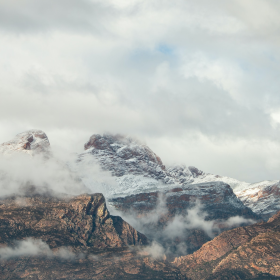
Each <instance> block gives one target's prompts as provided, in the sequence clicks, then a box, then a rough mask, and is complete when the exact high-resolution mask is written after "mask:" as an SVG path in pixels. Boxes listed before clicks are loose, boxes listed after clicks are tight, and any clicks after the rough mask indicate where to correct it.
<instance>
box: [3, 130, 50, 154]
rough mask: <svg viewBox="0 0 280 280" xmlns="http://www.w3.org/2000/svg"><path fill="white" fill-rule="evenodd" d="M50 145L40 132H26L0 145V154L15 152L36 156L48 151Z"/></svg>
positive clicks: (45, 136) (44, 135)
mask: <svg viewBox="0 0 280 280" xmlns="http://www.w3.org/2000/svg"><path fill="white" fill-rule="evenodd" d="M49 147H50V143H49V140H48V137H47V135H46V134H45V133H44V132H43V131H41V130H28V131H25V132H22V133H20V134H17V135H16V137H15V138H14V139H12V140H10V141H8V142H5V143H3V144H1V145H0V153H2V154H11V153H13V152H16V151H21V152H25V153H28V154H31V155H32V154H36V153H40V152H46V151H48V150H49Z"/></svg>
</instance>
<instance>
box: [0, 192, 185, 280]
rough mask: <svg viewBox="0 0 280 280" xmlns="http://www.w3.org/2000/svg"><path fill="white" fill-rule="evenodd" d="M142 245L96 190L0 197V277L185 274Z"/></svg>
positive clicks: (173, 276) (171, 276)
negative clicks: (64, 194)
mask: <svg viewBox="0 0 280 280" xmlns="http://www.w3.org/2000/svg"><path fill="white" fill-rule="evenodd" d="M144 245H148V240H147V238H146V237H145V236H144V235H143V234H141V233H139V232H137V231H136V230H135V229H134V228H133V227H131V226H130V225H129V224H128V223H126V222H125V221H124V220H123V219H122V218H121V217H117V216H112V215H110V213H109V211H108V209H107V207H106V203H105V198H104V196H103V195H102V194H92V195H88V194H84V195H80V196H76V197H70V196H66V197H64V198H57V197H51V196H46V195H43V196H42V195H36V194H35V195H34V194H33V195H31V196H22V197H9V198H5V199H1V200H0V275H1V276H0V278H1V279H105V278H106V279H182V280H183V279H186V277H185V276H183V275H182V274H181V273H180V271H179V269H178V268H176V267H175V266H174V265H171V264H170V263H168V262H167V261H164V259H163V257H164V256H161V257H160V258H159V259H156V258H152V257H151V254H150V252H149V246H148V247H147V246H144ZM146 248H147V249H146Z"/></svg>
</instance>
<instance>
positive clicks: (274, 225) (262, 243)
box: [173, 212, 280, 280]
mask: <svg viewBox="0 0 280 280" xmlns="http://www.w3.org/2000/svg"><path fill="white" fill-rule="evenodd" d="M279 241H280V212H278V213H277V214H275V215H274V216H273V217H272V218H270V219H269V220H268V222H266V223H264V222H262V223H258V224H254V225H251V226H247V227H239V228H235V229H232V230H229V231H226V232H223V233H222V234H220V235H219V236H217V237H216V238H214V239H213V240H212V241H209V242H208V243H206V244H204V245H203V246H202V247H201V248H200V249H199V250H198V251H196V252H195V253H193V254H191V255H188V256H183V257H179V258H176V259H175V260H174V262H173V263H174V264H175V265H176V266H178V267H179V268H180V270H181V272H182V273H183V274H185V275H187V276H188V278H189V279H192V280H196V279H197V280H198V279H199V280H204V279H205V280H206V279H207V280H214V279H215V280H222V279H280V269H279V267H280V247H279V245H278V244H279Z"/></svg>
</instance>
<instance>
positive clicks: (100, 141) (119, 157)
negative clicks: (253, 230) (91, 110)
mask: <svg viewBox="0 0 280 280" xmlns="http://www.w3.org/2000/svg"><path fill="white" fill-rule="evenodd" d="M78 161H79V163H80V164H83V163H86V165H87V166H90V165H94V164H96V163H98V164H99V165H100V166H101V168H102V169H103V170H106V171H110V172H111V175H112V176H115V177H116V181H117V182H118V187H117V188H116V187H110V186H108V187H107V188H106V196H107V197H125V196H129V195H133V194H136V193H138V194H140V193H148V192H155V191H164V190H165V189H169V188H170V187H169V185H174V187H176V186H182V185H183V186H186V185H197V184H205V183H207V184H208V183H210V182H211V185H212V186H213V185H215V184H217V185H221V184H220V183H219V182H223V183H224V184H228V185H230V187H231V188H232V189H233V192H234V194H235V195H236V196H237V197H238V198H239V199H240V200H241V201H242V202H243V203H244V205H245V206H247V207H249V208H250V209H251V210H253V211H254V212H255V213H256V214H258V215H261V216H262V218H264V219H268V218H269V217H271V216H272V215H274V214H275V213H276V212H277V211H278V210H280V205H279V204H278V203H277V200H278V198H279V197H280V183H279V181H264V182H258V183H253V184H250V183H246V182H242V181H238V180H236V179H233V178H229V177H226V176H219V175H213V174H210V173H205V172H203V171H201V170H199V169H198V168H196V167H193V166H189V167H186V166H184V165H179V166H170V167H166V166H165V165H164V164H163V163H162V160H161V159H160V157H159V156H158V155H156V154H155V153H154V152H153V151H152V150H151V149H150V148H148V147H147V146H146V145H145V144H142V143H140V142H138V141H137V140H135V139H133V138H129V137H124V136H121V135H111V134H105V135H103V136H101V135H98V134H94V135H92V136H91V137H90V140H89V141H88V142H87V143H86V144H85V152H83V153H81V154H80V155H79V158H78ZM83 179H84V182H85V184H91V183H92V178H90V174H88V175H86V176H84V177H83ZM193 188H194V189H195V186H194V187H193Z"/></svg>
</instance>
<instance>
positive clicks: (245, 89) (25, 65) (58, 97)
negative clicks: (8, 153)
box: [0, 0, 280, 182]
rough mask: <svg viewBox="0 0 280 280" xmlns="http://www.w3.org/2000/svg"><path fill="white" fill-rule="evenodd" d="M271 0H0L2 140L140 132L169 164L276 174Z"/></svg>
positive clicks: (67, 139)
mask: <svg viewBox="0 0 280 280" xmlns="http://www.w3.org/2000/svg"><path fill="white" fill-rule="evenodd" d="M279 15H280V3H279V1H276V0H266V1H265V0H254V1H253V0H247V1H241V0H233V1H230V2H228V1H222V0H213V1H206V0H198V1H183V0H176V1H165V0H164V1H159V0H149V1H148V0H147V1H146V0H144V1H143V0H141V1H140V0H133V1H123V0H114V1H112V0H108V1H100V0H71V1H69V0H68V1H66V0H59V1H45V0H40V1H35V0H22V1H4V0H0V53H1V56H0V62H1V63H0V77H1V78H0V80H1V82H0V128H1V134H0V143H3V142H5V141H6V140H7V139H12V138H13V137H14V135H16V134H17V133H19V132H21V131H26V130H28V129H34V128H38V129H42V130H43V131H44V132H46V134H47V135H48V137H49V140H50V143H51V145H52V148H53V150H55V149H56V150H58V151H59V152H60V153H61V154H63V153H64V152H65V154H69V152H72V153H75V152H81V149H82V146H81V145H80V143H85V141H87V139H88V138H89V137H90V136H91V135H92V134H93V133H100V134H102V133H104V132H111V133H122V134H128V135H132V136H136V137H138V138H140V139H144V140H145V141H146V142H147V143H148V145H149V147H151V149H152V150H153V151H155V152H156V153H157V154H160V155H161V158H162V160H163V161H164V162H166V163H177V162H178V163H185V164H186V165H187V166H188V165H194V166H197V167H198V168H200V169H202V170H205V171H207V172H210V173H213V174H219V175H224V176H229V177H233V178H236V179H239V180H242V181H247V182H256V181H260V180H267V179H271V180H274V179H279V167H280V160H279V158H280V157H279V156H280V143H279V135H280V130H279V123H280V95H279V92H278V88H279V79H278V76H279V72H280V66H279V65H280V64H279V58H280V51H279V32H278V30H279V27H280V16H279Z"/></svg>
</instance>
